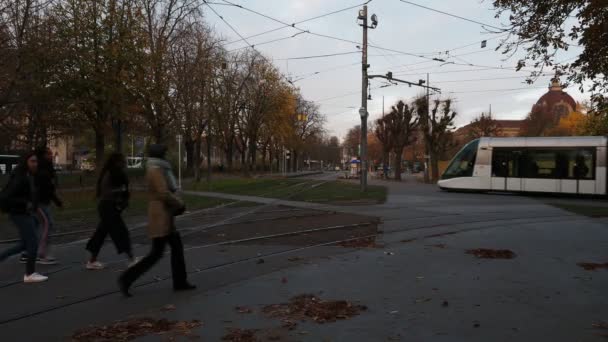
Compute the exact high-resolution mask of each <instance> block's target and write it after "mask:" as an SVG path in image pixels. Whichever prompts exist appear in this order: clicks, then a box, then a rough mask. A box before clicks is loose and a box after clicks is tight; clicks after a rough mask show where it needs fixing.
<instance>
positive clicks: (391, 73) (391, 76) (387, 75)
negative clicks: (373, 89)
mask: <svg viewBox="0 0 608 342" xmlns="http://www.w3.org/2000/svg"><path fill="white" fill-rule="evenodd" d="M386 78H388V79H389V80H392V79H393V72H392V71H389V72H388V73H386Z"/></svg>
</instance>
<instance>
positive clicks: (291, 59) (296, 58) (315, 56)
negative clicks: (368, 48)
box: [274, 51, 361, 61]
mask: <svg viewBox="0 0 608 342" xmlns="http://www.w3.org/2000/svg"><path fill="white" fill-rule="evenodd" d="M359 53H361V51H350V52H337V53H330V54H325V55H313V56H300V57H289V58H275V59H274V60H275V61H293V60H299V59H315V58H327V57H335V56H344V55H353V54H359Z"/></svg>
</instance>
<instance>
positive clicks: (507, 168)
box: [491, 148, 522, 191]
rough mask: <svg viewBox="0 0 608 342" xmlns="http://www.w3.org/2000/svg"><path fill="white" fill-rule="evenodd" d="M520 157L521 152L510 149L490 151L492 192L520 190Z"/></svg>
mask: <svg viewBox="0 0 608 342" xmlns="http://www.w3.org/2000/svg"><path fill="white" fill-rule="evenodd" d="M521 157H522V151H520V150H515V149H512V148H494V149H493V150H492V174H491V175H492V190H502V191H521V190H522V179H521V178H520V177H521V176H520V163H521V159H522V158H521Z"/></svg>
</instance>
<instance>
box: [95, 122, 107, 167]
mask: <svg viewBox="0 0 608 342" xmlns="http://www.w3.org/2000/svg"><path fill="white" fill-rule="evenodd" d="M105 149H106V137H105V134H104V133H103V131H102V128H95V169H96V170H97V171H98V172H99V171H101V168H102V166H103V162H104V160H103V159H104V155H105V152H106V151H105Z"/></svg>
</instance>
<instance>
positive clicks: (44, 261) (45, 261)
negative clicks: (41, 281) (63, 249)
mask: <svg viewBox="0 0 608 342" xmlns="http://www.w3.org/2000/svg"><path fill="white" fill-rule="evenodd" d="M36 263H38V264H40V265H57V264H58V263H57V260H56V259H55V258H53V257H45V258H38V260H36Z"/></svg>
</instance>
